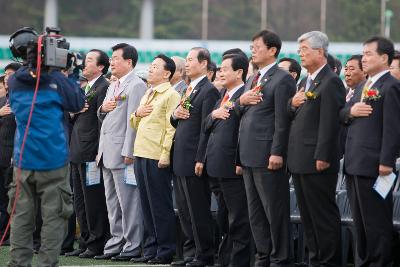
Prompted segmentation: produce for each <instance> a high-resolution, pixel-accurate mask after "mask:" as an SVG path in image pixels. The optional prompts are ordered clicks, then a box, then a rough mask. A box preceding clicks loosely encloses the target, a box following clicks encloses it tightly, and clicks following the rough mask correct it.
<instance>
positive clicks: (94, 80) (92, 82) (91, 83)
mask: <svg viewBox="0 0 400 267" xmlns="http://www.w3.org/2000/svg"><path fill="white" fill-rule="evenodd" d="M100 76H101V74H100V75H99V76H97V77H96V78H94V79H93V80H91V81H90V82H88V85H89V87H90V88H92V87H93V84H94V83H95V82H96V81H97V80H98V79H99V78H100Z"/></svg>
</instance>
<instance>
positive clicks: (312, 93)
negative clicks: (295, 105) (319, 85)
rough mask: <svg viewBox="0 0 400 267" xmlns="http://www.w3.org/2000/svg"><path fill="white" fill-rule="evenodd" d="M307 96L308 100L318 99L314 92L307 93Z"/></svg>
mask: <svg viewBox="0 0 400 267" xmlns="http://www.w3.org/2000/svg"><path fill="white" fill-rule="evenodd" d="M305 96H306V98H307V99H309V100H312V99H316V98H317V96H318V95H317V94H316V93H315V92H313V91H307V92H306V93H305Z"/></svg>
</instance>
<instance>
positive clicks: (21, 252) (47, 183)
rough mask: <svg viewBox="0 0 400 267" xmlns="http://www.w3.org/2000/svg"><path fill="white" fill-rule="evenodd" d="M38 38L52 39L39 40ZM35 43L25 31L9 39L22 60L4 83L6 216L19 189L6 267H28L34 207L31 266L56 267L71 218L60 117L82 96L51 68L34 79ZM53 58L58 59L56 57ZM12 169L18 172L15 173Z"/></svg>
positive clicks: (30, 31) (78, 105) (81, 103)
mask: <svg viewBox="0 0 400 267" xmlns="http://www.w3.org/2000/svg"><path fill="white" fill-rule="evenodd" d="M44 38H52V37H48V36H46V35H45V36H44ZM45 41H46V40H45ZM35 43H36V46H37V34H36V32H35V31H34V30H33V29H31V28H23V29H21V30H19V31H17V32H16V33H14V34H13V35H12V36H11V38H10V48H11V51H12V53H13V55H14V57H19V58H22V60H23V66H22V67H21V68H20V69H19V70H18V71H17V72H15V74H14V75H13V76H11V77H10V79H9V81H8V85H9V99H10V106H11V109H12V111H13V112H14V114H15V118H16V121H17V129H16V138H15V144H14V162H15V166H16V167H15V168H14V179H13V182H12V184H11V187H10V191H9V197H10V205H9V211H11V208H12V205H13V203H14V199H15V192H16V188H17V186H19V189H20V191H19V194H18V195H17V199H16V209H15V214H14V217H13V219H12V222H11V235H10V244H11V249H10V262H9V263H8V266H9V267H14V266H31V260H32V256H33V251H32V233H33V231H34V228H35V218H34V217H35V211H36V207H37V205H39V204H38V203H39V202H40V209H41V213H42V220H43V226H42V230H41V247H40V250H39V254H38V259H37V261H38V263H37V265H38V266H49V267H50V266H57V265H58V256H59V253H60V250H61V244H62V242H63V239H64V237H65V234H66V231H67V220H68V218H69V216H70V215H71V213H72V198H71V188H70V185H69V168H68V166H69V165H68V143H67V132H66V127H65V125H66V121H65V119H64V115H63V114H64V112H65V111H69V112H78V111H80V110H81V109H82V108H83V106H84V95H83V92H82V90H80V88H79V87H78V85H77V84H75V83H73V82H72V81H70V80H69V79H67V78H66V77H65V76H64V75H63V74H62V73H61V72H60V71H59V70H57V69H55V68H50V67H48V66H46V65H44V64H43V65H42V69H43V70H42V74H41V75H40V77H37V78H36V77H35V74H34V73H36V71H37V69H36V62H35V61H34V60H32V59H36V55H34V54H33V53H34V51H35V49H31V47H32V44H35ZM33 47H35V46H33ZM43 53H44V54H45V51H43ZM46 56H47V54H46ZM56 58H59V57H57V55H56ZM39 78H40V83H39V88H38V92H37V97H36V101H35V106H34V110H33V112H32V118H31V122H30V127H29V132H28V134H27V137H26V140H25V148H24V151H23V155H22V161H21V162H20V154H21V145H22V143H23V140H24V133H25V129H26V127H27V122H28V117H29V114H30V107H31V103H32V99H33V95H34V91H35V84H36V79H39ZM18 166H20V168H21V171H19V170H18V169H17V167H18ZM19 173H20V176H19V179H18V180H17V175H19Z"/></svg>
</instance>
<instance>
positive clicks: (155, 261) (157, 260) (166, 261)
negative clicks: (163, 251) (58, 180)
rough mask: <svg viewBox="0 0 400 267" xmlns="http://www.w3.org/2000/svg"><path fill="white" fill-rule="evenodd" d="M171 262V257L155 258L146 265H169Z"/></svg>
mask: <svg viewBox="0 0 400 267" xmlns="http://www.w3.org/2000/svg"><path fill="white" fill-rule="evenodd" d="M171 262H172V257H155V258H154V259H152V260H149V261H148V262H147V264H170V263H171Z"/></svg>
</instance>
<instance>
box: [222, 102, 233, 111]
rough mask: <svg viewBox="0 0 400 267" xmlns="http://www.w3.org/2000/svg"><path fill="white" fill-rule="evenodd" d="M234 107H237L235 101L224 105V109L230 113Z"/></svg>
mask: <svg viewBox="0 0 400 267" xmlns="http://www.w3.org/2000/svg"><path fill="white" fill-rule="evenodd" d="M234 107H235V102H233V101H227V102H226V103H225V104H224V108H225V109H227V110H228V111H229V110H232V109H233V108H234Z"/></svg>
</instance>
